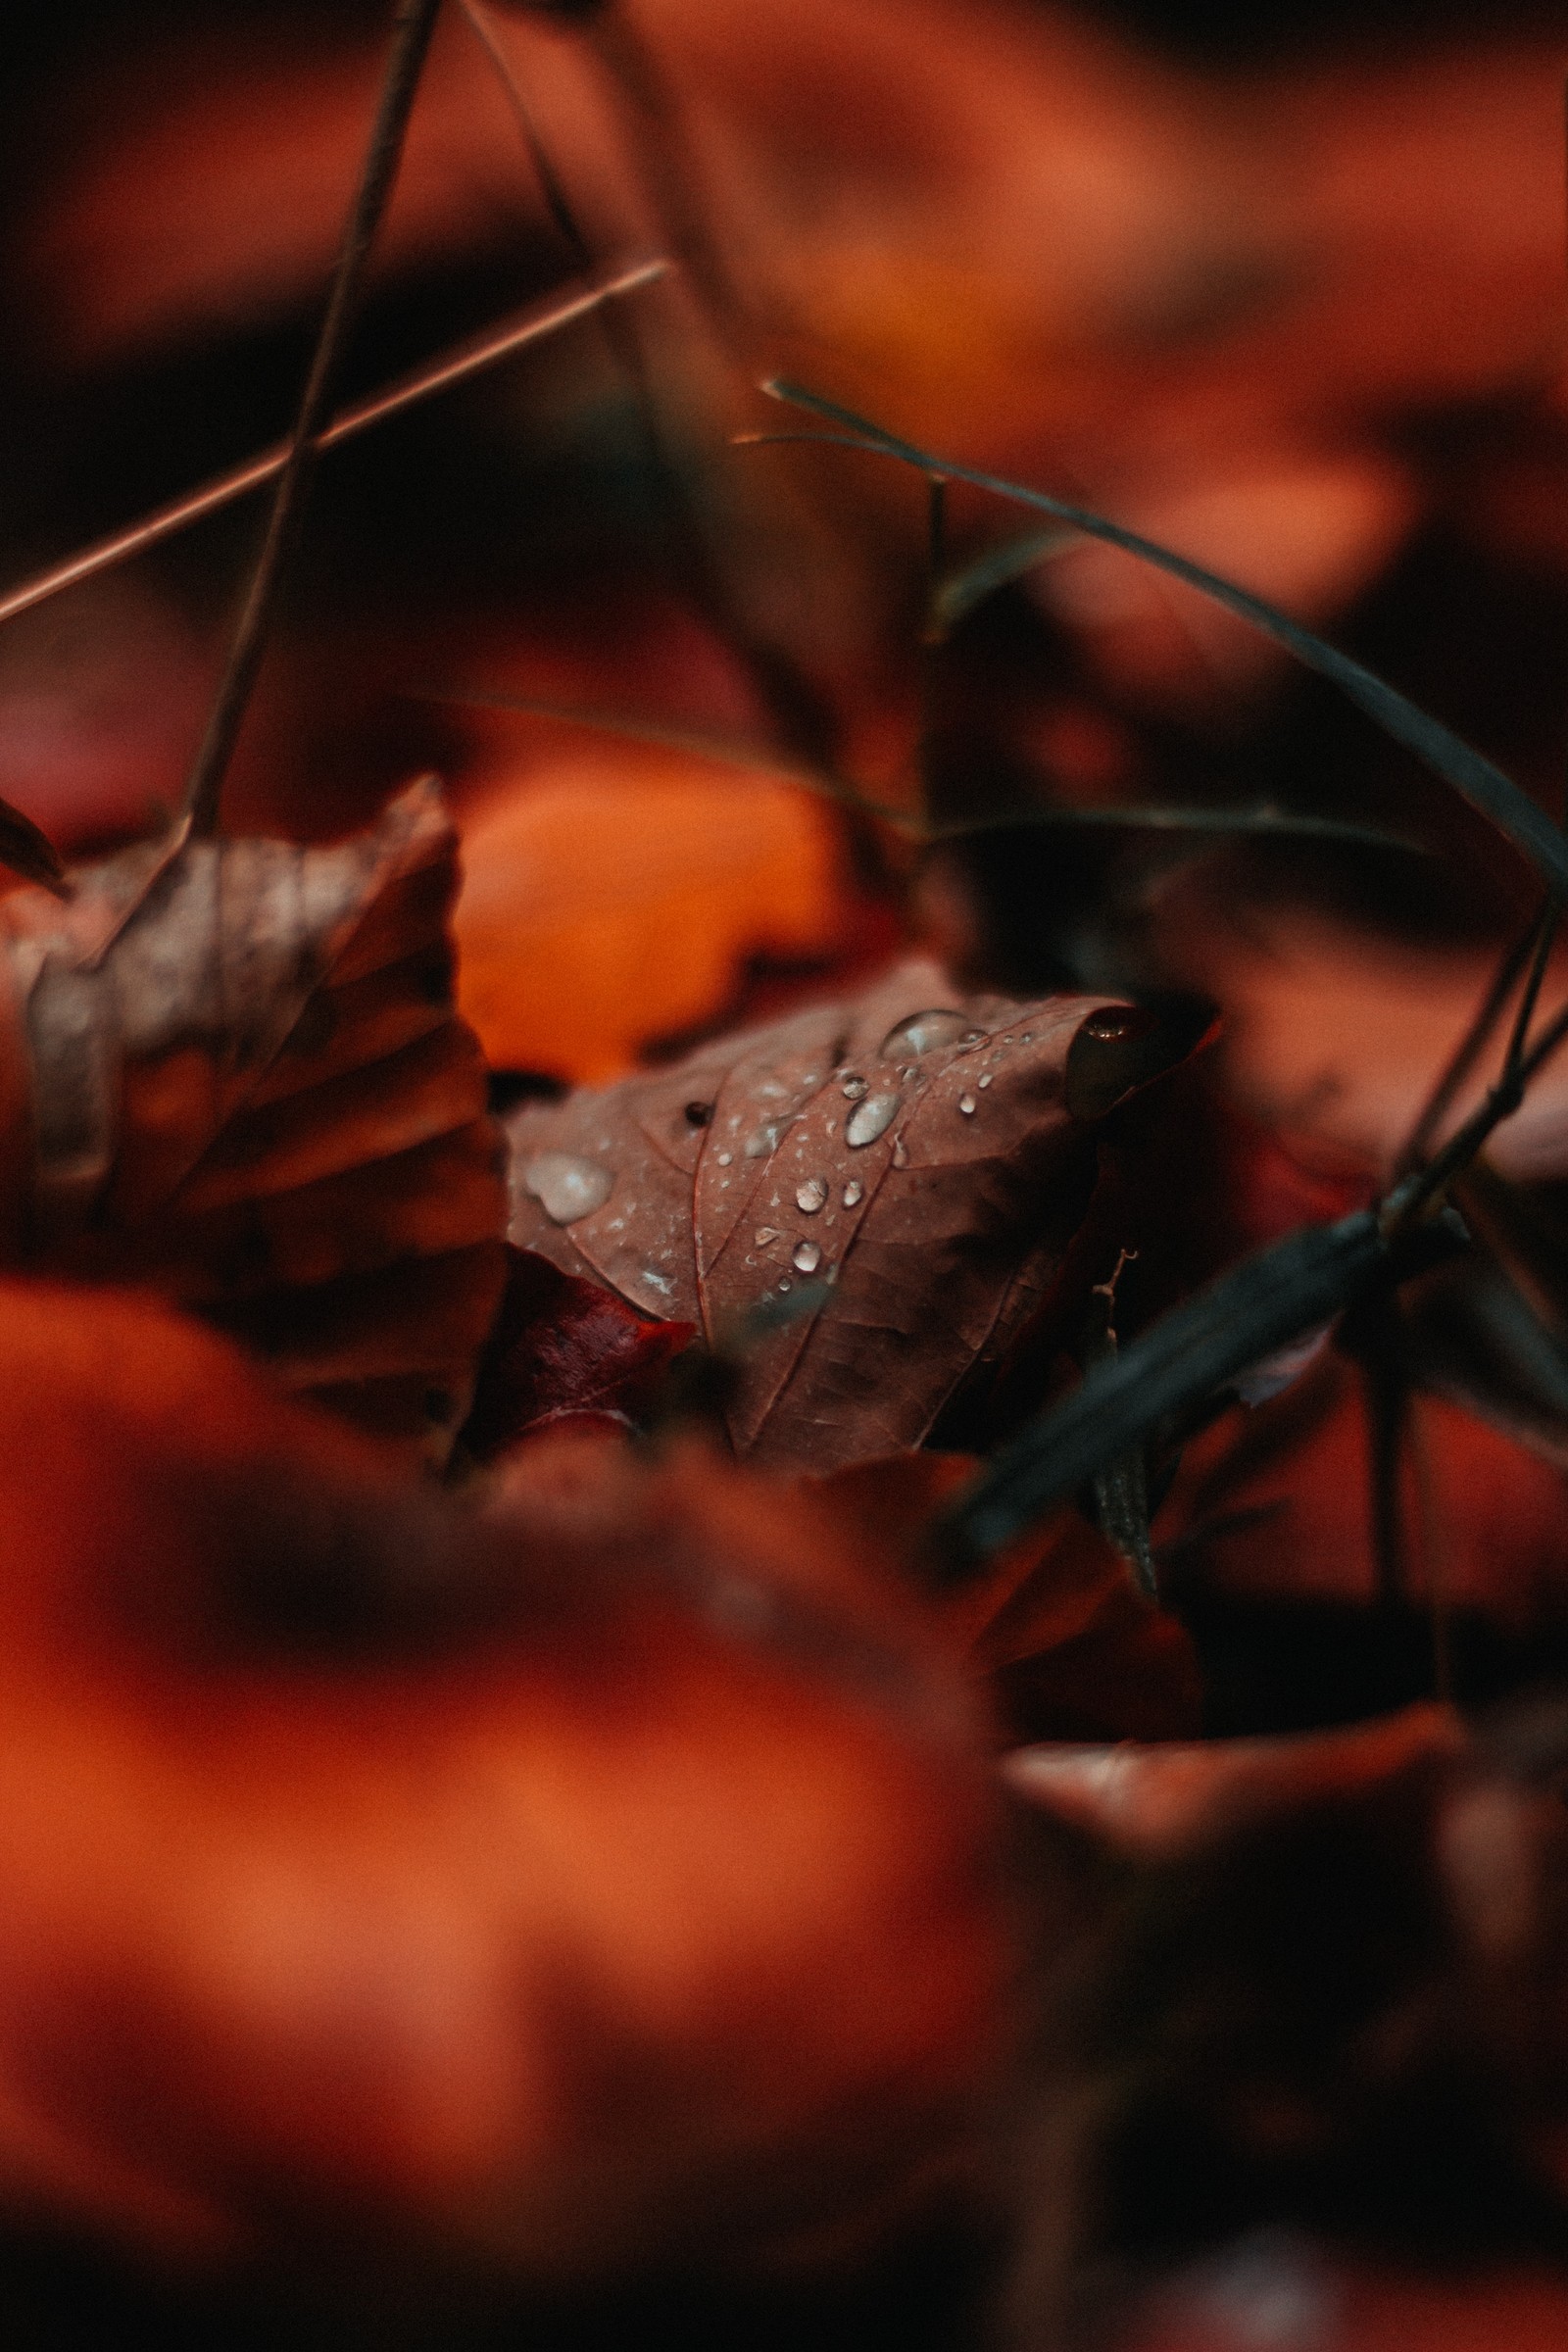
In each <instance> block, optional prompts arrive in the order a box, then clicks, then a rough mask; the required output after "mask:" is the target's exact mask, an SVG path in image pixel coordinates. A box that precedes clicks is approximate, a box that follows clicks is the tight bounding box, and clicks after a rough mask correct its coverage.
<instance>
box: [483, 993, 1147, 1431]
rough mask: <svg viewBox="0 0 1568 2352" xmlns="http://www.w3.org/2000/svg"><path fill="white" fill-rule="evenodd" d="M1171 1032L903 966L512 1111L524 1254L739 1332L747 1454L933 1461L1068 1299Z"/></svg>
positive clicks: (708, 1327) (1141, 1019) (740, 1427)
mask: <svg viewBox="0 0 1568 2352" xmlns="http://www.w3.org/2000/svg"><path fill="white" fill-rule="evenodd" d="M1102 1014H1103V1016H1104V1017H1103V1020H1102V1021H1101V1023H1100V1027H1101V1029H1102V1030H1103V1035H1102V1034H1096V1033H1094V1032H1095V1023H1096V1019H1097V1016H1098V1015H1102ZM1146 1032H1147V1034H1146ZM1152 1034H1153V1033H1152V1030H1151V1027H1150V1024H1149V1023H1148V1022H1147V1021H1146V1019H1145V1016H1144V1015H1143V1014H1141V1013H1140V1012H1139V1011H1138V1010H1137V1009H1136V1008H1134V1007H1131V1006H1127V1005H1117V1006H1108V1007H1107V1006H1103V1005H1099V1004H1097V1001H1096V1000H1095V999H1093V998H1088V997H1055V998H1048V999H1046V1000H1045V1001H1044V1002H1041V1003H1036V1004H1018V1003H1014V1002H1012V1001H1010V1000H1008V999H1005V998H999V997H959V996H956V995H955V993H954V991H953V988H952V985H951V983H950V982H948V981H947V980H946V979H945V978H944V976H943V975H942V973H941V971H940V970H939V969H938V967H937V966H936V965H934V964H931V963H925V962H911V963H907V964H905V965H902V966H901V967H900V968H899V969H898V970H896V971H895V972H893V973H891V974H889V975H888V976H887V977H886V978H884V979H883V980H881V981H879V982H877V983H876V984H874V985H873V986H872V987H871V988H869V989H868V990H866V991H865V992H864V993H863V994H862V995H861V996H859V997H858V998H856V999H854V1000H852V1001H850V1002H849V1003H847V1004H837V1005H835V1004H826V1005H812V1006H810V1007H809V1008H808V1009H807V1010H805V1011H803V1012H800V1013H797V1014H795V1015H793V1016H791V1017H790V1018H789V1019H787V1020H783V1021H780V1022H777V1023H774V1024H773V1025H771V1026H769V1027H766V1028H762V1029H758V1030H753V1031H749V1032H747V1033H744V1034H743V1035H741V1036H740V1037H737V1038H729V1039H726V1040H724V1041H722V1042H721V1043H719V1044H715V1045H713V1046H709V1047H704V1048H702V1049H700V1050H699V1051H698V1052H697V1053H696V1054H692V1055H691V1056H690V1057H689V1058H688V1059H686V1060H685V1061H683V1062H680V1063H678V1064H677V1065H676V1066H675V1067H674V1068H672V1069H666V1070H659V1071H656V1072H653V1073H650V1074H649V1075H647V1076H644V1077H638V1078H635V1079H630V1080H627V1081H626V1082H625V1083H624V1084H623V1085H621V1086H619V1087H615V1088H613V1089H610V1090H608V1091H607V1092H605V1093H602V1094H587V1093H585V1094H579V1095H575V1096H571V1097H568V1098H567V1100H566V1101H565V1102H564V1103H560V1104H553V1105H549V1106H534V1105H529V1106H526V1107H524V1108H523V1109H521V1110H519V1111H518V1112H516V1113H515V1115H514V1117H513V1118H512V1119H511V1120H510V1121H509V1122H508V1125H509V1131H510V1134H511V1139H512V1148H513V1186H512V1197H513V1213H512V1223H511V1229H510V1230H511V1235H512V1239H513V1240H514V1242H515V1243H517V1244H519V1245H520V1246H522V1247H524V1248H527V1249H531V1250H539V1251H540V1252H542V1253H543V1254H544V1255H545V1256H548V1257H550V1258H552V1259H553V1260H554V1262H555V1263H556V1264H557V1265H559V1266H560V1267H562V1268H563V1270H564V1271H565V1272H567V1273H571V1274H577V1275H581V1276H583V1277H586V1278H588V1279H591V1280H597V1281H599V1282H603V1283H606V1284H608V1285H609V1286H610V1287H611V1288H612V1289H613V1290H614V1291H616V1292H617V1293H618V1294H619V1295H620V1296H621V1297H622V1298H623V1299H628V1300H629V1301H630V1303H631V1304H632V1305H634V1306H636V1307H638V1308H639V1309H640V1310H641V1311H642V1312H643V1313H645V1314H650V1315H656V1316H678V1317H680V1318H682V1319H684V1320H689V1321H692V1322H694V1323H697V1324H698V1325H699V1326H700V1328H701V1329H702V1331H703V1333H704V1335H705V1337H706V1338H707V1339H708V1340H709V1341H710V1342H711V1343H713V1344H714V1345H715V1346H718V1347H720V1348H725V1347H729V1346H733V1345H735V1344H736V1343H737V1342H738V1341H739V1340H741V1338H742V1335H744V1336H745V1353H744V1360H743V1363H742V1368H741V1376H740V1380H739V1383H738V1386H737V1390H736V1393H735V1396H734V1397H733V1399H732V1401H731V1403H730V1405H729V1407H728V1416H727V1418H728V1428H729V1434H730V1437H731V1440H732V1442H733V1444H734V1446H735V1447H736V1450H737V1451H738V1452H739V1453H741V1454H743V1455H747V1456H750V1457H752V1458H754V1459H756V1460H757V1461H759V1462H767V1463H770V1464H776V1465H778V1466H781V1467H799V1468H804V1469H814V1470H825V1469H830V1468H832V1467H834V1466H835V1465H836V1464H839V1463H843V1462H849V1461H854V1460H857V1459H860V1458H864V1457H867V1456H871V1455H876V1454H882V1453H888V1452H893V1451H897V1450H899V1449H900V1448H902V1447H907V1446H915V1445H917V1444H919V1443H920V1441H921V1440H922V1439H923V1438H924V1437H925V1436H926V1435H927V1433H928V1432H929V1431H930V1430H931V1428H932V1426H933V1424H934V1423H935V1421H936V1419H937V1416H938V1415H939V1414H940V1413H941V1411H942V1410H943V1408H944V1406H945V1405H947V1404H948V1403H949V1401H950V1399H951V1398H952V1397H954V1395H955V1392H956V1390H957V1389H958V1388H959V1387H960V1385H961V1384H962V1383H963V1382H964V1381H965V1380H966V1379H969V1378H971V1377H976V1376H977V1374H978V1373H983V1372H985V1371H986V1370H987V1369H989V1368H990V1367H992V1366H994V1365H995V1364H996V1363H998V1362H999V1361H1000V1360H1001V1359H1002V1357H1003V1356H1004V1355H1005V1351H1006V1349H1007V1348H1008V1346H1009V1343H1010V1342H1011V1341H1012V1340H1013V1339H1014V1337H1015V1336H1016V1335H1017V1334H1018V1333H1019V1332H1020V1331H1021V1330H1022V1329H1023V1327H1024V1326H1025V1324H1026V1323H1027V1322H1028V1320H1029V1318H1030V1316H1031V1315H1032V1313H1033V1312H1034V1311H1035V1310H1036V1308H1037V1307H1038V1306H1039V1305H1040V1303H1041V1301H1042V1300H1043V1299H1044V1298H1045V1297H1046V1296H1047V1294H1048V1292H1049V1291H1050V1289H1051V1286H1052V1285H1053V1283H1054V1281H1055V1279H1056V1277H1057V1275H1058V1273H1059V1271H1060V1269H1061V1266H1062V1262H1063V1259H1064V1256H1065V1254H1066V1251H1067V1248H1068V1245H1069V1244H1070V1242H1071V1240H1072V1237H1073V1235H1074V1234H1075V1233H1076V1231H1077V1230H1078V1228H1079V1226H1080V1224H1081V1223H1082V1220H1083V1217H1084V1213H1085V1210H1086V1207H1087V1205H1088V1202H1089V1200H1090V1196H1091V1194H1092V1192H1093V1189H1094V1185H1095V1178H1096V1121H1097V1120H1098V1119H1100V1118H1102V1117H1103V1115H1104V1114H1105V1112H1106V1111H1107V1110H1108V1109H1109V1108H1111V1107H1112V1105H1113V1104H1114V1103H1116V1102H1117V1101H1118V1100H1120V1099H1121V1097H1123V1096H1124V1095H1126V1094H1127V1093H1128V1092H1129V1091H1131V1090H1132V1089H1133V1088H1135V1087H1136V1086H1138V1085H1140V1084H1142V1083H1143V1082H1144V1081H1145V1080H1146V1079H1148V1078H1149V1077H1151V1076H1152V1075H1153V1074H1154V1068H1155V1067H1157V1066H1158V1063H1159V1060H1160V1057H1161V1054H1163V1058H1164V1059H1165V1060H1167V1061H1168V1060H1169V1059H1171V1058H1173V1055H1172V1053H1171V1051H1170V1050H1169V1049H1168V1048H1163V1047H1162V1048H1161V1049H1160V1052H1159V1053H1154V1054H1152V1052H1151V1038H1152ZM1156 1042H1157V1041H1156ZM1151 1065H1153V1066H1151ZM1107 1073H1108V1076H1107ZM1075 1103H1077V1104H1079V1105H1080V1109H1081V1115H1075V1111H1074V1104H1075ZM809 1286H820V1289H819V1291H816V1290H809ZM797 1291H800V1292H803V1293H807V1295H808V1300H809V1303H807V1304H805V1305H803V1308H802V1311H801V1312H800V1313H799V1314H796V1315H794V1316H788V1315H787V1314H781V1313H780V1311H779V1310H780V1307H781V1305H782V1303H783V1302H784V1301H787V1300H788V1299H790V1298H791V1297H792V1295H793V1294H795V1293H796V1292H797Z"/></svg>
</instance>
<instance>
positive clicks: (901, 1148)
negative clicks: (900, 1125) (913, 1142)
mask: <svg viewBox="0 0 1568 2352" xmlns="http://www.w3.org/2000/svg"><path fill="white" fill-rule="evenodd" d="M908 1164H909V1147H908V1145H907V1143H906V1142H905V1140H904V1138H903V1136H902V1135H896V1136H895V1137H894V1139H893V1165H894V1166H895V1167H896V1168H907V1166H908Z"/></svg>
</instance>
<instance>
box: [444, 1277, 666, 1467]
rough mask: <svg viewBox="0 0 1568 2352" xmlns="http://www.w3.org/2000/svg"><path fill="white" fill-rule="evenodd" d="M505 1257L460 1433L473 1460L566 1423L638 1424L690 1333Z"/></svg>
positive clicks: (594, 1287)
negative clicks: (494, 1313) (496, 1310)
mask: <svg viewBox="0 0 1568 2352" xmlns="http://www.w3.org/2000/svg"><path fill="white" fill-rule="evenodd" d="M507 1257H508V1273H507V1287H506V1291H505V1294H504V1296H503V1298H502V1301H501V1312H500V1314H499V1316H498V1317H497V1319H496V1326H495V1329H494V1331H493V1332H492V1333H491V1335H490V1344H489V1346H488V1348H486V1350H485V1353H484V1357H483V1359H482V1361H481V1363H480V1366H479V1385H478V1390H477V1393H476V1395H475V1397H474V1405H473V1411H472V1413H471V1414H470V1416H469V1418H468V1423H467V1426H466V1429H465V1431H464V1433H463V1436H464V1444H465V1446H466V1448H467V1450H468V1452H469V1453H470V1454H471V1455H472V1456H473V1458H474V1459H475V1461H480V1462H487V1461H490V1460H492V1459H493V1458H494V1457H495V1455H497V1454H498V1453H501V1452H502V1451H504V1450H505V1448H506V1447H508V1446H515V1445H516V1444H517V1443H518V1441H519V1440H520V1439H522V1438H526V1437H529V1436H531V1435H533V1434H534V1433H535V1432H536V1431H538V1430H541V1429H544V1428H546V1427H551V1426H555V1427H559V1426H560V1425H561V1424H562V1423H563V1422H565V1421H570V1422H586V1423H593V1422H596V1421H597V1422H600V1423H603V1424H604V1425H606V1426H607V1427H613V1428H626V1427H629V1426H631V1425H632V1424H634V1423H636V1422H638V1421H642V1420H644V1419H646V1417H647V1415H648V1413H649V1410H650V1409H651V1407H652V1405H653V1402H654V1399H655V1397H656V1396H657V1395H658V1392H659V1388H660V1384H661V1383H662V1380H663V1377H664V1374H665V1372H666V1371H667V1370H668V1368H669V1366H670V1364H671V1363H672V1362H673V1361H674V1359H675V1357H676V1356H677V1355H679V1354H680V1352H681V1350H682V1349H683V1348H686V1347H687V1346H689V1344H690V1342H691V1340H692V1337H693V1333H694V1330H695V1326H694V1325H693V1324H690V1323H657V1322H654V1321H652V1320H651V1319H650V1318H649V1317H648V1316H647V1315H639V1314H638V1313H637V1312H636V1311H635V1309H634V1308H632V1307H629V1306H627V1305H626V1304H625V1302H624V1301H623V1300H622V1299H619V1298H618V1297H617V1296H616V1295H615V1293H614V1292H613V1291H607V1290H602V1289H601V1288H600V1286H599V1284H598V1283H596V1282H583V1281H581V1280H580V1279H579V1278H578V1276H576V1275H575V1274H564V1273H563V1272H562V1271H561V1268H560V1267H559V1266H554V1265H552V1264H551V1262H550V1260H549V1259H548V1258H547V1257H540V1256H539V1255H538V1254H537V1253H536V1252H535V1251H534V1250H515V1249H513V1248H511V1247H510V1246H509V1248H508V1250H507Z"/></svg>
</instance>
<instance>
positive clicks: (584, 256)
mask: <svg viewBox="0 0 1568 2352" xmlns="http://www.w3.org/2000/svg"><path fill="white" fill-rule="evenodd" d="M458 11H459V14H460V15H461V17H462V18H463V22H464V23H465V25H466V26H467V27H468V30H469V31H470V32H471V33H472V35H473V37H474V39H475V40H476V41H477V42H478V44H479V46H480V48H481V49H482V50H483V51H484V53H485V56H486V58H487V59H488V61H489V65H490V70H491V72H492V73H494V75H495V77H496V80H497V82H498V83H499V84H500V87H501V93H502V96H503V97H504V98H505V99H506V102H507V105H508V108H509V109H510V111H511V114H512V120H513V122H514V123H515V125H516V129H517V136H518V137H519V138H520V139H521V141H522V143H523V145H524V147H525V148H526V149H527V150H528V160H529V162H530V163H531V164H532V166H533V171H534V177H535V178H536V179H537V180H538V182H539V192H540V194H541V195H542V196H543V198H544V200H545V210H546V212H547V213H548V214H549V215H550V218H551V221H553V223H554V224H555V228H556V233H557V234H558V236H559V237H560V238H561V240H562V242H563V244H564V245H565V246H566V247H567V248H568V250H569V251H570V253H571V256H572V259H573V260H574V261H575V262H576V264H577V267H578V269H579V270H591V269H592V268H593V248H592V247H591V246H590V244H589V242H588V238H587V236H586V234H585V232H584V230H583V226H582V222H581V221H579V220H578V218H577V215H576V213H575V211H574V210H573V208H572V202H571V198H570V197H569V196H568V195H567V194H566V185H565V182H564V179H563V178H562V176H561V174H560V172H558V171H557V170H556V165H555V158H554V157H553V156H552V155H551V152H550V150H549V148H548V147H547V146H546V145H545V142H544V137H543V134H542V133H541V131H540V128H539V125H538V123H536V122H535V121H534V119H533V110H532V108H531V107H530V106H529V104H528V101H527V99H526V98H525V97H524V96H523V92H522V84H521V82H520V81H519V80H518V79H517V76H516V74H515V73H514V72H513V69H512V60H511V59H510V58H509V57H508V55H507V53H506V51H505V49H504V48H503V47H502V45H501V43H500V42H499V41H498V40H497V38H496V33H495V27H494V25H492V24H491V22H490V16H489V11H488V10H487V9H483V8H480V7H478V6H477V5H476V0H458Z"/></svg>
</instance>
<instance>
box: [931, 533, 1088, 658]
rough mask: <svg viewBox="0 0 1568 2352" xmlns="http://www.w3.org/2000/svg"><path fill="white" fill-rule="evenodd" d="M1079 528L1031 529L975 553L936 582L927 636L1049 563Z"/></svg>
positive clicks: (936, 636) (943, 631) (937, 637)
mask: <svg viewBox="0 0 1568 2352" xmlns="http://www.w3.org/2000/svg"><path fill="white" fill-rule="evenodd" d="M1081 536H1082V534H1081V533H1080V532H1078V531H1067V530H1056V531H1030V532H1028V533H1027V534H1026V535H1025V536H1024V537H1023V538H1021V539H1005V540H1004V541H1003V543H1002V545H1001V546H1000V547H993V548H990V549H988V550H987V552H986V553H985V554H984V555H983V556H977V557H976V558H975V560H974V562H973V563H972V564H965V566H964V567H963V569H962V570H961V571H951V572H949V573H948V575H947V577H946V578H945V579H941V580H939V581H938V582H937V584H936V587H935V588H934V589H933V591H932V594H931V600H930V610H929V612H928V613H927V616H926V631H927V635H928V637H929V638H930V639H931V640H932V641H934V642H937V643H940V642H941V640H942V639H943V638H944V637H946V636H948V635H949V634H950V633H951V632H952V631H953V630H954V629H956V627H957V625H958V623H959V621H960V620H962V619H963V618H964V617H965V615H966V614H968V613H972V612H973V611H974V609H975V607H976V606H977V605H983V604H984V603H985V600H986V598H987V597H988V596H994V595H995V594H996V592H997V590H998V589H999V588H1005V587H1006V586H1007V585H1008V583H1009V582H1010V581H1012V580H1018V579H1022V577H1023V575H1024V573H1025V572H1026V571H1033V570H1034V568H1035V566H1036V565H1037V564H1049V563H1050V562H1051V561H1052V560H1053V559H1054V557H1056V556H1059V555H1062V554H1064V553H1065V551H1066V550H1067V549H1068V548H1069V547H1073V546H1075V545H1076V544H1077V542H1078V540H1079V538H1080V537H1081Z"/></svg>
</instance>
